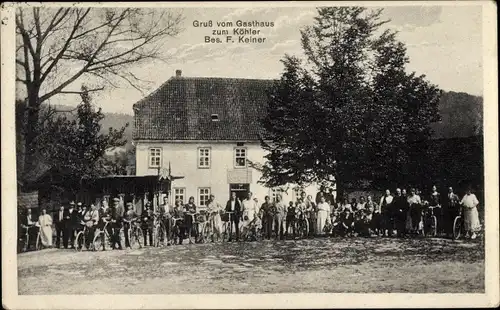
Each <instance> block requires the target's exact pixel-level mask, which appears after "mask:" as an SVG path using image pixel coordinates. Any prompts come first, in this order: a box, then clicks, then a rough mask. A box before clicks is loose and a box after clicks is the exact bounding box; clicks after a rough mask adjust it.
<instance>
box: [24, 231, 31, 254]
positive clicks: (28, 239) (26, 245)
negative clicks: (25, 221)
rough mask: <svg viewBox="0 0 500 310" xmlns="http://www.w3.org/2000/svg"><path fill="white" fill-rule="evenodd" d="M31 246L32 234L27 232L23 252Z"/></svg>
mask: <svg viewBox="0 0 500 310" xmlns="http://www.w3.org/2000/svg"><path fill="white" fill-rule="evenodd" d="M29 248H30V235H29V234H26V237H25V238H24V244H23V252H26V251H28V250H29Z"/></svg>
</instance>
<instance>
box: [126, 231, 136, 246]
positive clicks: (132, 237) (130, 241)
mask: <svg viewBox="0 0 500 310" xmlns="http://www.w3.org/2000/svg"><path fill="white" fill-rule="evenodd" d="M127 234H128V242H129V245H130V248H133V247H134V245H135V238H134V237H135V236H134V234H133V233H132V227H131V228H129V229H128V232H127Z"/></svg>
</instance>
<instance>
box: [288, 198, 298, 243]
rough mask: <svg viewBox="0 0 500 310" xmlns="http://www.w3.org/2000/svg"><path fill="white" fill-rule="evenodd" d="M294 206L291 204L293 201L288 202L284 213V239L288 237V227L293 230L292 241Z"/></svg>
mask: <svg viewBox="0 0 500 310" xmlns="http://www.w3.org/2000/svg"><path fill="white" fill-rule="evenodd" d="M295 210H296V208H295V206H294V204H293V201H290V203H289V205H288V209H287V211H286V229H285V238H286V236H287V235H288V229H289V228H290V226H291V227H292V230H293V239H295Z"/></svg>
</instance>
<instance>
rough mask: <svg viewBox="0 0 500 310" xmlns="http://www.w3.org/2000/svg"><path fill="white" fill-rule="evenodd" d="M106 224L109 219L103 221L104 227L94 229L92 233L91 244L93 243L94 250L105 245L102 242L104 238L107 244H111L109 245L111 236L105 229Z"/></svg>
mask: <svg viewBox="0 0 500 310" xmlns="http://www.w3.org/2000/svg"><path fill="white" fill-rule="evenodd" d="M108 224H109V221H104V227H103V228H102V229H100V228H98V229H96V233H95V234H94V240H92V245H93V246H92V248H93V250H94V251H97V250H99V249H100V248H101V247H102V249H103V250H104V249H105V246H104V244H103V243H102V241H103V240H104V242H106V239H107V241H108V244H109V246H111V245H110V240H111V237H110V235H109V232H108V229H107V228H108Z"/></svg>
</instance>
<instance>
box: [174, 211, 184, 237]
mask: <svg viewBox="0 0 500 310" xmlns="http://www.w3.org/2000/svg"><path fill="white" fill-rule="evenodd" d="M181 220H184V218H181V217H172V223H173V224H172V241H173V243H174V244H179V243H180V241H181V239H180V238H182V240H184V236H181V230H180V228H179V225H177V221H181ZM177 238H179V240H176V239H177Z"/></svg>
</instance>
